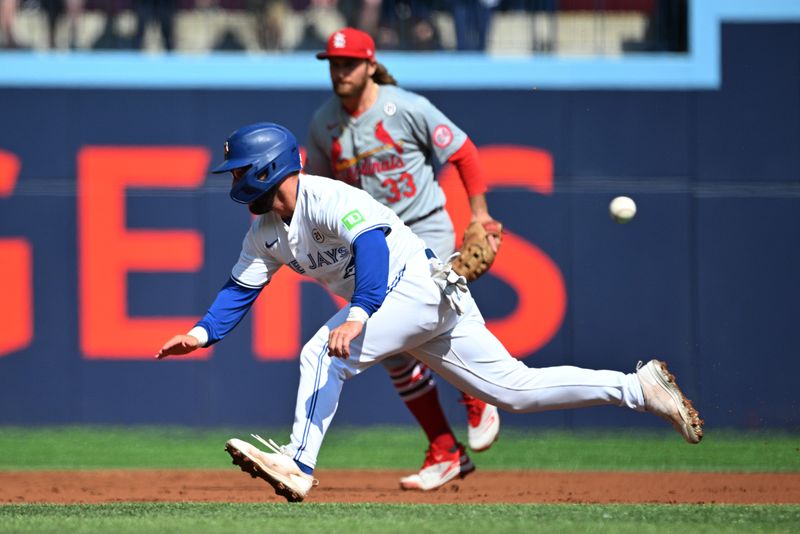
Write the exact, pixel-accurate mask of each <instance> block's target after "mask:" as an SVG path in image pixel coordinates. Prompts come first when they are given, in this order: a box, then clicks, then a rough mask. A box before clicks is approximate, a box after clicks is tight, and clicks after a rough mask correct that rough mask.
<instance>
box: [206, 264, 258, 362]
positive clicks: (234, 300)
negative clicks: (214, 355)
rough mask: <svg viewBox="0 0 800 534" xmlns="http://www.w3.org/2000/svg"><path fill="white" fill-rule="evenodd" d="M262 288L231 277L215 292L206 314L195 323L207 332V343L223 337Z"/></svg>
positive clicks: (242, 316) (211, 343)
mask: <svg viewBox="0 0 800 534" xmlns="http://www.w3.org/2000/svg"><path fill="white" fill-rule="evenodd" d="M261 289H262V288H260V287H259V288H250V287H243V286H241V285H239V284H237V283H236V281H235V280H233V279H232V278H231V279H230V280H228V281H227V282H226V283H225V285H224V286H222V289H220V290H219V293H217V298H215V299H214V302H213V303H212V304H211V307H210V308H209V309H208V311H207V312H206V314H205V315H204V316H203V318H202V319H200V321H198V322H197V325H195V326H200V327H202V328H204V329H205V331H206V332H208V343H206V346H207V347H208V346H210V345H213V344H214V343H216V342H217V341H219V340H221V339H222V338H224V337H225V336H226V335H227V334H228V332H230V331H231V330H233V329H234V328H235V327H236V325H237V324H239V322H240V321H241V320H242V319H243V318H244V316H245V315H247V312H248V310H249V309H250V307H251V306H252V305H253V302H255V300H256V297H258V295H259V293H261Z"/></svg>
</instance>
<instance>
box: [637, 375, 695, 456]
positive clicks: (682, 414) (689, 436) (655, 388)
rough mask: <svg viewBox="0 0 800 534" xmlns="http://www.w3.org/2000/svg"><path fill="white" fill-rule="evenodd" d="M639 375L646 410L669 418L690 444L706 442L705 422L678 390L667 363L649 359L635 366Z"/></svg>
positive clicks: (690, 402)
mask: <svg viewBox="0 0 800 534" xmlns="http://www.w3.org/2000/svg"><path fill="white" fill-rule="evenodd" d="M636 376H637V377H638V378H639V382H640V383H641V384H642V392H643V393H644V404H645V410H647V411H648V412H651V413H654V414H656V415H658V416H659V417H661V418H663V419H666V420H667V421H669V422H670V423H672V426H673V427H675V430H677V431H678V432H679V433H680V434H681V435H682V436H683V439H685V440H686V441H688V442H689V443H692V444H695V443H700V440H701V439H703V420H702V419H700V414H699V413H697V410H695V408H694V406H693V405H692V401H690V400H689V399H687V398H686V396H685V395H684V394H683V392H681V390H680V388H678V384H677V383H676V382H675V377H674V376H672V374H671V373H670V372H669V370H668V369H667V364H666V363H664V362H662V361H659V360H650V361H649V362H647V363H646V364H644V365H643V364H642V362H639V364H638V365H637V366H636Z"/></svg>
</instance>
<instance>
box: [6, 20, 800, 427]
mask: <svg viewBox="0 0 800 534" xmlns="http://www.w3.org/2000/svg"><path fill="white" fill-rule="evenodd" d="M721 39H722V41H721V43H722V46H721V47H720V49H721V51H722V52H721V58H720V64H719V66H718V67H719V71H720V73H721V80H720V83H719V86H718V87H703V88H694V89H680V88H675V87H668V88H664V89H658V88H657V87H647V88H643V89H636V88H623V89H614V88H608V87H607V88H603V89H588V88H583V89H582V88H572V89H557V88H551V89H540V90H527V89H509V90H488V89H487V90H463V89H424V88H423V89H420V92H422V93H423V94H425V95H426V96H428V97H429V98H430V99H431V100H432V101H433V102H434V103H435V104H436V105H437V106H438V107H439V108H440V109H442V110H443V111H444V112H445V113H446V114H447V115H449V116H450V117H451V118H452V119H453V120H454V121H455V122H456V123H457V124H459V125H460V126H462V127H463V128H464V129H465V130H466V131H467V132H468V133H469V134H470V136H471V137H472V139H473V140H474V141H475V143H476V145H478V147H479V148H480V150H481V153H482V156H483V161H484V163H485V165H486V167H487V170H488V174H489V179H490V182H491V184H492V189H491V192H490V193H489V200H490V204H491V208H492V212H493V214H494V215H495V216H496V217H498V218H499V219H501V220H503V222H504V223H505V224H506V227H507V228H508V230H509V235H508V237H507V239H506V245H505V247H504V249H503V252H502V254H501V256H500V259H499V260H498V265H497V267H496V269H495V271H494V273H493V274H494V275H493V276H489V277H487V278H485V279H482V280H480V281H479V282H478V283H476V284H475V285H474V289H473V291H474V293H475V294H476V296H477V299H478V301H479V303H480V304H481V307H482V309H483V311H484V315H485V316H486V318H487V319H488V320H489V324H490V325H491V327H492V329H493V330H494V331H495V332H496V333H497V334H498V336H499V337H500V338H501V339H503V341H505V342H506V343H507V345H508V346H509V347H510V348H511V349H512V351H513V352H514V354H515V355H516V356H517V357H520V358H524V359H525V361H526V363H528V364H529V365H533V366H540V365H557V364H574V365H580V366H587V367H605V368H612V369H620V370H632V369H633V366H634V365H635V363H636V360H637V359H646V358H649V357H652V356H658V357H661V358H664V359H666V360H668V361H669V362H670V366H671V368H672V369H673V370H674V371H675V373H676V374H677V376H678V377H679V378H680V380H681V384H682V386H683V387H684V390H685V391H686V392H687V393H688V394H689V395H690V397H692V398H693V399H694V400H695V402H696V404H697V405H698V406H699V408H700V409H701V410H702V414H703V416H704V417H705V418H706V420H707V422H708V425H709V427H711V428H713V427H715V426H717V427H718V426H736V427H747V428H750V427H776V428H794V429H797V428H798V427H799V426H800V403H798V396H797V393H796V390H795V381H796V380H795V377H796V376H797V374H798V372H800V360H798V358H797V356H796V352H797V348H796V347H797V346H799V345H800V343H798V341H800V335H799V334H798V329H797V328H796V326H795V323H796V321H797V318H798V316H800V309H798V302H800V284H798V283H797V280H796V278H797V273H798V272H800V247H798V243H800V24H797V23H796V22H783V23H781V22H778V23H773V22H770V23H765V22H759V23H729V24H724V25H723V26H722V32H721ZM389 66H390V68H391V65H389ZM401 81H402V79H401ZM327 95H328V93H327V91H326V90H324V89H313V88H305V89H289V88H267V89H248V90H235V89H219V88H200V89H190V88H171V89H169V88H137V89H133V88H127V89H126V88H123V87H117V88H101V87H83V88H77V87H72V88H70V87H41V86H36V85H35V84H34V85H31V86H29V87H6V88H2V89H0V117H2V124H3V128H1V129H0V299H2V302H3V306H2V309H0V325H2V326H1V327H0V328H2V330H1V332H2V333H1V334H0V423H2V424H39V423H115V424H118V423H120V424H130V423H180V424H197V425H221V424H231V425H233V424H249V425H261V426H267V425H283V424H288V422H289V421H290V418H291V414H292V412H293V406H294V396H295V395H294V387H295V385H296V382H297V364H296V360H295V355H296V353H297V350H299V347H300V345H301V344H302V340H303V339H305V338H307V337H308V336H310V335H311V334H312V333H313V332H314V330H315V329H316V327H317V326H319V325H320V324H321V323H322V321H324V320H325V319H326V318H327V317H328V316H329V315H330V314H331V313H332V312H333V311H334V310H335V306H336V304H335V303H334V301H332V300H331V299H330V298H329V296H328V295H327V294H326V293H325V292H324V291H323V290H322V289H320V288H319V287H318V286H315V285H313V284H309V283H300V282H299V280H298V279H296V278H294V277H293V276H291V275H289V274H288V273H282V275H284V277H283V278H281V279H280V280H276V283H275V284H273V285H272V286H270V287H269V288H268V289H267V290H265V292H264V294H262V296H261V298H260V299H259V304H258V305H257V306H256V309H255V310H254V313H253V314H252V315H251V316H250V317H248V318H247V319H246V320H245V321H244V322H243V323H242V324H241V325H240V327H239V328H238V329H237V330H236V331H235V332H234V333H233V334H232V335H231V336H229V338H228V339H226V340H225V341H223V342H222V343H221V344H219V345H217V347H216V348H215V349H214V350H213V352H211V351H204V353H203V354H202V355H200V357H199V358H197V359H195V360H191V361H163V362H156V361H153V359H152V355H153V354H154V353H155V352H156V350H157V349H158V347H159V346H160V344H161V342H162V341H163V340H165V339H166V337H168V336H169V335H171V334H172V333H177V332H182V331H185V330H187V329H188V328H189V327H190V326H191V325H192V324H193V322H194V320H195V319H196V318H197V317H198V316H199V315H201V314H202V312H203V311H204V310H205V308H206V306H207V305H208V304H209V303H210V301H211V299H212V298H213V296H214V294H215V293H216V290H217V289H218V288H219V287H220V286H221V285H222V283H223V282H224V281H225V279H226V277H227V274H228V272H229V270H230V267H231V266H232V264H233V263H234V261H235V260H236V257H237V254H238V250H239V246H240V243H241V237H242V236H243V234H244V232H245V230H246V227H247V224H248V215H247V213H246V212H245V211H244V210H243V209H242V208H241V206H238V205H235V204H234V203H233V202H231V201H230V200H229V199H228V197H227V185H228V184H227V180H226V179H225V178H218V177H211V176H210V175H208V168H209V164H210V162H211V161H212V160H216V159H218V158H219V156H220V155H221V141H222V140H223V139H224V138H225V136H226V135H227V134H228V133H229V132H230V131H232V130H233V129H235V128H236V127H238V126H240V125H243V124H246V123H248V122H253V121H256V120H272V121H276V122H280V123H283V124H285V125H286V126H288V127H289V128H291V129H293V130H294V131H295V133H296V134H297V135H298V138H299V139H301V140H302V139H305V137H306V135H307V126H308V125H307V122H308V119H309V115H310V112H311V110H312V109H313V108H314V107H316V106H317V105H318V104H320V103H321V102H322V101H323V100H324V99H325V98H327ZM452 179H453V177H452V170H451V169H444V172H443V178H442V180H443V182H444V183H451V182H450V181H451V180H452ZM456 191H457V189H456ZM618 194H627V195H630V196H633V197H634V198H635V199H636V200H637V202H638V203H639V209H640V213H639V215H638V216H637V218H636V220H635V221H634V222H633V223H631V224H629V225H625V226H620V225H616V224H614V223H612V222H611V221H610V220H609V218H608V215H607V205H608V201H609V200H610V199H611V198H612V197H614V196H616V195H618ZM453 195H455V193H453ZM451 200H452V203H453V205H455V206H462V208H463V202H461V201H460V199H458V198H455V197H454V198H453V199H451ZM462 211H463V210H462ZM451 214H452V215H453V216H454V218H455V219H456V221H457V224H460V225H461V226H462V227H463V217H464V213H463V212H460V211H459V210H458V209H455V208H451ZM441 396H442V398H443V401H444V404H445V405H446V409H447V411H448V412H449V413H450V414H451V415H452V416H453V418H454V420H456V421H463V419H464V414H463V412H462V410H461V409H460V407H458V405H457V403H456V393H455V392H454V391H453V390H452V388H449V387H443V388H442V392H441ZM337 420H338V421H339V422H340V423H341V422H346V423H355V424H367V423H379V422H380V423H410V422H411V418H410V416H409V415H408V414H407V413H406V412H405V410H404V408H403V407H402V405H401V403H400V401H399V400H398V399H397V398H396V395H395V394H394V393H393V390H392V388H391V386H390V382H389V380H388V377H387V376H386V373H385V372H384V371H383V370H381V369H375V370H372V371H370V372H369V373H367V374H366V375H364V376H361V377H358V378H356V379H354V380H353V381H351V382H350V383H349V384H348V385H347V386H346V387H345V393H344V396H343V399H342V403H341V405H340V410H339V414H338V415H337ZM505 420H506V422H507V423H510V424H517V425H542V426H550V425H566V426H576V427H583V426H595V425H610V424H619V425H653V424H655V423H654V421H651V420H650V418H647V417H644V416H641V415H639V414H632V413H627V412H623V411H622V410H616V409H612V408H594V409H589V410H583V411H575V412H557V413H550V414H536V415H513V416H512V415H508V416H506V417H505Z"/></svg>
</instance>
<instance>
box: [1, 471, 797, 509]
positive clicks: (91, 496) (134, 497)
mask: <svg viewBox="0 0 800 534" xmlns="http://www.w3.org/2000/svg"><path fill="white" fill-rule="evenodd" d="M406 474H407V473H406V472H401V471H333V470H319V471H318V472H317V474H316V476H317V478H318V479H319V481H320V483H319V487H317V488H314V489H313V490H312V491H311V493H310V494H309V496H308V497H307V498H306V502H339V503H351V502H371V503H429V504H440V503H441V504H444V503H469V504H478V503H692V504H701V503H705V504H712V503H729V504H770V503H785V504H800V473H697V472H694V473H688V472H685V473H683V472H677V473H676V472H668V473H639V472H633V473H629V472H554V471H478V472H476V473H474V474H472V475H470V476H469V477H467V478H465V479H463V480H458V481H455V482H451V483H450V484H448V485H446V486H445V487H443V488H440V489H439V490H436V491H430V492H424V493H423V492H413V491H402V490H401V489H400V488H399V486H398V480H399V478H400V477H401V476H403V475H406ZM186 501H190V502H285V501H284V500H283V499H282V498H280V497H278V496H277V495H275V494H274V492H273V490H272V488H271V487H270V486H269V485H267V484H266V483H264V482H263V481H261V480H259V479H251V478H250V477H249V476H248V475H246V474H244V473H242V472H241V471H239V470H234V469H231V470H230V471H224V470H173V471H165V470H103V471H99V470H98V471H5V472H0V503H64V504H67V503H111V502H186Z"/></svg>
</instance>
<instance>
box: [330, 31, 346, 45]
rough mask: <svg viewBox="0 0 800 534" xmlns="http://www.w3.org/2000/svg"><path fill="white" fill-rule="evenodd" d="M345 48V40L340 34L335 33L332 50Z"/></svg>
mask: <svg viewBox="0 0 800 534" xmlns="http://www.w3.org/2000/svg"><path fill="white" fill-rule="evenodd" d="M345 46H347V39H346V38H345V36H344V34H343V33H342V32H336V33H334V34H333V47H334V48H344V47H345Z"/></svg>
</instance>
